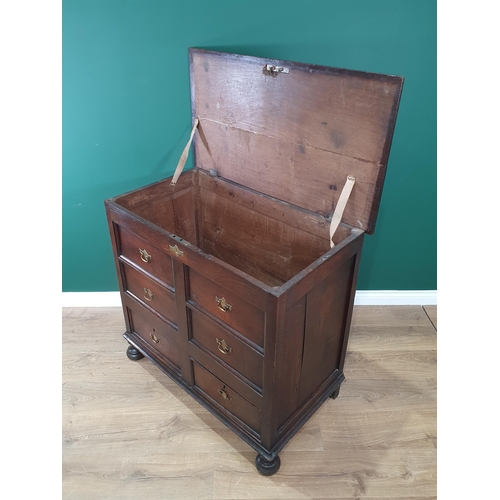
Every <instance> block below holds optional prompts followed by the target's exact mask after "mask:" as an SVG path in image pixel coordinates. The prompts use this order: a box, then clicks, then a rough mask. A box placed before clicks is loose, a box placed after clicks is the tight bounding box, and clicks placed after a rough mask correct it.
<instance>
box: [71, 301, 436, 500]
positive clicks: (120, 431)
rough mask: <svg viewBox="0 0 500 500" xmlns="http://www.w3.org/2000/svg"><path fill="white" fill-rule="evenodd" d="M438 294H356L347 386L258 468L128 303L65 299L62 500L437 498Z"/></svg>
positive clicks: (345, 383)
mask: <svg viewBox="0 0 500 500" xmlns="http://www.w3.org/2000/svg"><path fill="white" fill-rule="evenodd" d="M436 317H437V314H436V306H426V307H424V308H422V307H418V306H390V307H387V306H383V307H378V306H377V307H373V306H356V307H355V308H354V314H353V321H352V328H351V336H350V340H349V347H348V354H347V357H346V362H345V369H344V373H345V376H346V381H345V382H344V384H342V388H341V390H340V395H339V397H338V398H337V399H336V400H335V401H334V400H328V401H327V402H326V403H325V404H324V405H323V406H322V407H321V408H320V410H319V411H318V412H317V413H316V414H315V415H314V417H313V418H312V419H311V420H310V421H309V422H308V423H307V424H306V425H305V426H304V427H303V429H302V430H301V431H300V432H299V433H298V434H297V435H296V436H295V437H294V438H293V439H292V440H291V441H290V442H289V443H288V445H287V446H286V447H285V449H284V450H283V451H282V452H281V453H280V457H281V469H280V470H279V472H278V473H277V474H276V475H274V476H271V477H263V476H260V475H259V474H258V473H257V471H256V469H255V467H254V459H255V456H256V453H255V452H254V451H253V449H252V448H250V447H249V446H248V445H247V444H245V443H244V442H243V441H242V440H241V439H239V438H238V437H237V436H236V435H234V434H233V433H232V432H231V431H229V430H228V429H227V428H226V427H225V426H224V425H223V424H222V423H220V422H219V421H218V420H217V419H216V418H215V417H213V416H212V415H211V414H210V413H208V411H206V410H205V409H204V408H203V407H202V406H200V405H199V404H198V403H196V402H195V401H194V400H193V399H192V398H191V397H190V396H188V395H187V394H186V393H185V392H184V391H183V390H182V389H180V388H179V387H178V386H177V385H176V384H175V383H174V382H172V381H171V380H170V379H169V378H168V377H167V376H166V375H164V374H163V373H162V372H161V371H160V370H159V369H158V368H156V367H155V366H154V365H153V364H152V363H151V362H149V361H147V360H146V359H143V360H141V361H138V362H132V361H129V360H128V358H127V357H126V355H125V350H126V347H127V344H126V342H125V340H124V339H123V338H122V333H123V332H124V329H125V326H124V321H123V317H122V311H121V309H120V308H88V309H83V308H66V309H63V367H62V375H63V416H62V420H63V431H62V438H63V442H62V456H63V464H62V465H63V474H62V477H63V484H62V493H63V495H62V497H63V499H71V500H77V499H84V500H93V499H101V498H102V499H134V500H142V499H151V500H157V499H158V500H159V499H169V500H170V499H172V500H174V499H217V500H223V499H249V500H250V499H297V498H308V499H315V498H316V499H320V498H321V499H326V498H335V499H339V500H340V499H354V498H356V499H359V498H363V499H366V500H370V499H377V500H389V499H407V498H408V499H410V498H411V499H412V500H422V499H424V498H425V499H432V498H436V325H437V320H436Z"/></svg>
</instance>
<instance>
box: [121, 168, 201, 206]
mask: <svg viewBox="0 0 500 500" xmlns="http://www.w3.org/2000/svg"><path fill="white" fill-rule="evenodd" d="M194 176H195V171H194V170H189V171H187V172H184V173H183V174H182V175H181V176H180V177H179V179H178V181H177V184H176V186H175V188H174V187H172V186H170V181H171V180H172V177H167V178H166V179H162V180H160V181H157V182H153V183H151V184H148V185H147V186H142V187H140V188H137V189H134V190H133V191H129V192H128V193H124V194H121V195H120V196H117V197H115V198H112V201H114V202H116V203H118V204H119V205H120V206H122V207H124V208H127V209H128V210H132V211H133V210H134V209H135V208H136V207H138V206H140V205H144V204H146V203H149V202H151V201H154V200H157V199H158V198H165V197H166V196H167V197H168V196H171V195H172V194H175V193H179V192H180V191H184V190H185V189H188V188H190V187H192V186H193V183H194Z"/></svg>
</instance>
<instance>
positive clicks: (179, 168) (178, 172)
mask: <svg viewBox="0 0 500 500" xmlns="http://www.w3.org/2000/svg"><path fill="white" fill-rule="evenodd" d="M199 122H200V120H199V119H198V118H195V120H194V125H193V130H191V135H190V136H189V141H188V143H187V144H186V147H185V148H184V151H183V152H182V154H181V157H180V158H179V163H177V167H176V168H175V172H174V176H173V177H172V182H171V183H170V185H171V186H175V185H176V184H177V179H179V176H180V175H181V173H182V169H183V168H184V165H185V164H186V160H187V158H188V154H189V147H190V146H191V142H193V137H194V133H195V131H196V127H197V126H198V123H199Z"/></svg>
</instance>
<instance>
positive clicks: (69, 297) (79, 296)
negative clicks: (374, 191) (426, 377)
mask: <svg viewBox="0 0 500 500" xmlns="http://www.w3.org/2000/svg"><path fill="white" fill-rule="evenodd" d="M354 305H356V306H404V305H407V306H432V305H437V290H357V291H356V297H355V299H354ZM62 307H121V301H120V292H63V293H62Z"/></svg>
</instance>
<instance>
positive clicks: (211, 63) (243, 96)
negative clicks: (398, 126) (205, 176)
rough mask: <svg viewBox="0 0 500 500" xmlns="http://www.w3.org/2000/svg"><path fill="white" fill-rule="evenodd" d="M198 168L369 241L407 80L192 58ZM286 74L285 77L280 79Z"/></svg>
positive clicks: (232, 58) (230, 58)
mask: <svg viewBox="0 0 500 500" xmlns="http://www.w3.org/2000/svg"><path fill="white" fill-rule="evenodd" d="M190 67H191V94H192V108H193V117H198V118H199V120H200V123H199V125H198V132H199V133H198V134H196V136H195V141H194V144H195V146H194V147H195V163H196V166H197V167H199V168H202V169H204V170H216V171H217V172H218V175H219V176H221V177H223V178H225V179H229V180H231V181H233V182H236V183H238V184H241V185H243V186H247V187H249V188H251V189H254V190H256V191H260V192H262V193H264V194H267V195H269V196H273V197H275V198H278V199H280V200H283V201H286V202H289V203H292V204H293V205H296V206H299V207H302V208H305V209H307V210H311V211H313V212H316V213H319V214H321V215H325V216H331V215H332V213H333V210H334V208H335V205H336V203H337V201H338V198H339V196H340V193H341V191H342V188H343V186H344V184H345V182H346V179H347V176H348V175H352V176H353V177H354V178H355V179H356V183H355V185H354V188H353V190H352V193H351V196H350V198H349V202H348V203H347V206H346V208H345V211H344V215H343V218H342V221H343V222H345V223H346V224H349V225H351V226H355V227H359V228H361V229H363V230H364V231H366V232H367V233H372V232H373V229H374V226H375V220H376V217H377V212H378V206H379V203H380V197H381V194H382V186H383V182H384V177H385V170H386V165H387V160H388V156H389V149H390V144H391V140H392V135H393V131H394V125H395V120H396V114H397V109H398V105H399V100H400V96H401V89H402V85H403V79H402V78H401V77H396V76H389V75H379V74H374V73H364V72H358V71H349V70H343V69H338V68H329V67H323V66H314V65H306V64H300V63H294V62H290V61H278V60H271V59H262V58H257V57H250V56H241V55H236V54H228V53H222V52H211V51H204V50H199V49H190ZM279 68H283V70H281V71H280V70H279Z"/></svg>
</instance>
